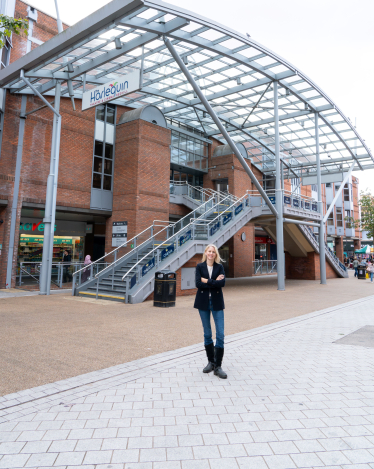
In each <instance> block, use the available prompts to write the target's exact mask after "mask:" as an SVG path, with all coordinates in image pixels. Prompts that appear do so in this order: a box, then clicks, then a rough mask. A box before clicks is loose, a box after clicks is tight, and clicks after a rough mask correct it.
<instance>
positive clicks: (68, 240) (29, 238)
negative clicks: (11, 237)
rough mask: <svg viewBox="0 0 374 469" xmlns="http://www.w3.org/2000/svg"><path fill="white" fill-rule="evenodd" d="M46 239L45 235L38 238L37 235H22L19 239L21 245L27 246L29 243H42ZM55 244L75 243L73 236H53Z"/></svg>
mask: <svg viewBox="0 0 374 469" xmlns="http://www.w3.org/2000/svg"><path fill="white" fill-rule="evenodd" d="M43 241H44V236H43V237H42V238H38V237H37V236H21V237H20V239H19V242H20V245H21V246H26V244H27V243H36V244H40V245H42V244H43ZM53 244H73V239H72V238H66V239H63V238H53Z"/></svg>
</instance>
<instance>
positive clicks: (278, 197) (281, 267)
mask: <svg viewBox="0 0 374 469" xmlns="http://www.w3.org/2000/svg"><path fill="white" fill-rule="evenodd" d="M273 86H274V89H273V91H274V123H275V135H274V137H275V168H276V169H275V205H276V207H277V212H278V216H277V219H276V236H277V262H278V264H277V278H278V290H281V291H283V290H285V281H284V277H285V262H284V240H283V191H282V187H281V160H280V148H279V147H280V145H279V144H280V142H279V116H278V82H277V81H275V82H274V85H273Z"/></svg>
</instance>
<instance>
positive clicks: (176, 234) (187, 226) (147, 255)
mask: <svg viewBox="0 0 374 469" xmlns="http://www.w3.org/2000/svg"><path fill="white" fill-rule="evenodd" d="M228 197H230V195H228V196H227V197H225V198H228ZM221 202H222V200H221V201H220V202H217V204H216V205H218V204H220V203H221ZM216 205H214V206H213V207H212V209H213V208H214V207H215V206H216ZM189 215H191V214H190V213H189V214H188V215H186V217H188V216H189ZM186 217H184V218H186ZM190 220H199V218H197V219H193V218H190ZM177 223H178V222H177ZM192 225H193V222H190V223H188V225H186V226H184V227H183V228H181V229H180V230H179V231H178V232H177V233H174V234H173V235H172V236H170V238H169V239H167V240H165V241H164V242H163V243H162V244H166V243H168V242H169V241H170V240H171V239H172V238H174V237H175V236H176V237H178V235H179V234H180V233H181V231H184V230H186V229H187V228H189V227H190V228H192ZM161 246H162V245H161ZM157 249H160V246H157V247H156V248H154V249H152V251H150V252H148V253H147V254H146V255H145V256H143V257H142V259H140V260H139V261H138V262H137V263H136V264H135V265H133V266H132V267H131V269H130V270H128V271H127V272H126V273H125V275H124V276H123V277H122V280H124V278H125V277H127V276H128V275H129V274H130V272H132V271H133V270H134V269H135V267H137V266H138V265H139V264H140V263H141V262H142V261H143V260H144V259H146V258H147V257H149V256H150V255H151V254H152V253H153V252H155V251H157ZM108 267H110V266H108ZM102 272H104V271H103V270H102V271H101V272H100V273H102Z"/></svg>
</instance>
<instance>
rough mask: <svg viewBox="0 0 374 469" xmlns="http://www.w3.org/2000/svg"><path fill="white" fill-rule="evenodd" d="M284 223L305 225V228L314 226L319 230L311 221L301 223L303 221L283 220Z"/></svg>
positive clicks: (316, 224)
mask: <svg viewBox="0 0 374 469" xmlns="http://www.w3.org/2000/svg"><path fill="white" fill-rule="evenodd" d="M283 222H284V223H293V224H294V225H307V226H316V227H318V228H319V226H320V225H319V223H314V222H312V221H303V220H294V219H293V218H284V219H283Z"/></svg>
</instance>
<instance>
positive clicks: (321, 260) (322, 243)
mask: <svg viewBox="0 0 374 469" xmlns="http://www.w3.org/2000/svg"><path fill="white" fill-rule="evenodd" d="M315 140H316V163H317V199H318V201H317V202H318V209H319V213H320V214H321V221H320V223H319V266H320V277H321V279H320V280H321V284H322V285H326V253H325V222H324V220H323V202H322V178H321V160H320V157H319V122H318V113H317V112H316V113H315Z"/></svg>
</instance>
